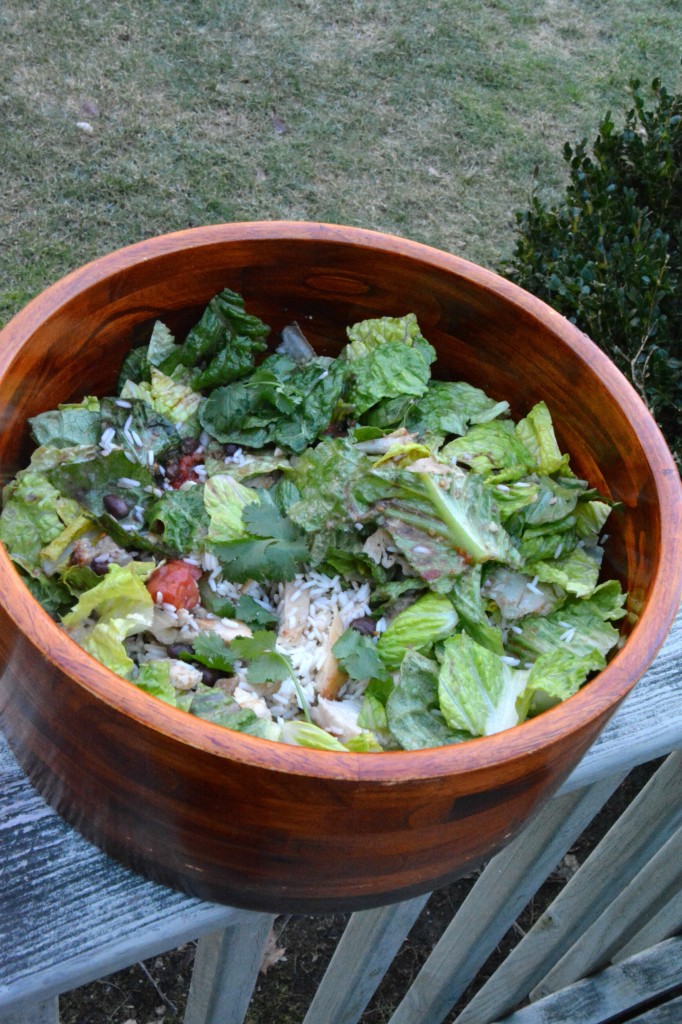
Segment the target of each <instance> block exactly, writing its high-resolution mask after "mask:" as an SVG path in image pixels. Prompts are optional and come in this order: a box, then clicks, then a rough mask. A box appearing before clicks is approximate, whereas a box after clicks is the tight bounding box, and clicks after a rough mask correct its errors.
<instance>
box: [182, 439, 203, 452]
mask: <svg viewBox="0 0 682 1024" xmlns="http://www.w3.org/2000/svg"><path fill="white" fill-rule="evenodd" d="M198 447H199V438H198V437H183V439H182V441H181V442H180V451H181V452H182V454H183V455H194V452H195V451H196V450H197V448H198Z"/></svg>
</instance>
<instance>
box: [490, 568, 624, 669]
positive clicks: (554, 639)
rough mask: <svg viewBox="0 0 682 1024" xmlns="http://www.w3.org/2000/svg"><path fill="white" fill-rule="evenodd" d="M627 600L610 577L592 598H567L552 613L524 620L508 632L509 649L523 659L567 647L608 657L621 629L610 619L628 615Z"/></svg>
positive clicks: (595, 591)
mask: <svg viewBox="0 0 682 1024" xmlns="http://www.w3.org/2000/svg"><path fill="white" fill-rule="evenodd" d="M624 600H625V595H624V594H623V593H622V591H621V588H620V584H619V583H618V581H617V580H609V581H607V583H604V584H602V585H601V586H600V587H597V588H596V589H595V590H594V591H593V592H592V594H590V596H589V597H585V598H579V597H577V598H568V599H567V600H566V601H565V602H564V603H563V604H562V605H561V607H559V608H557V609H556V610H555V611H553V612H551V613H550V614H549V615H546V616H529V617H527V618H524V619H521V620H520V621H519V622H518V623H517V629H518V630H519V632H516V631H514V632H513V633H510V635H509V638H508V643H507V646H508V650H509V652H510V653H511V654H512V655H515V656H516V657H518V658H520V659H521V660H522V661H524V662H525V661H534V660H535V659H536V658H537V657H539V656H540V655H541V654H547V653H549V652H552V651H557V650H558V651H561V650H564V649H567V650H569V651H570V652H571V653H572V654H574V655H576V656H578V657H583V656H585V655H588V654H590V653H591V652H592V651H594V650H596V651H599V653H600V654H602V655H604V656H605V655H607V654H608V653H609V651H610V650H612V648H613V647H615V645H616V643H617V642H618V637H619V634H618V630H616V629H614V627H613V626H612V625H611V624H610V621H609V620H612V619H618V618H620V617H621V616H622V615H624V614H625V613H624V611H623V608H622V605H623V602H624Z"/></svg>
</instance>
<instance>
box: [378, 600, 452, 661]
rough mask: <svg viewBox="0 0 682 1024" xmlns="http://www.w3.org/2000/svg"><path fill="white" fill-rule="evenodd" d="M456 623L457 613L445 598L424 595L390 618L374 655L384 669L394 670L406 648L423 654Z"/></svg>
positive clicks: (446, 635)
mask: <svg viewBox="0 0 682 1024" xmlns="http://www.w3.org/2000/svg"><path fill="white" fill-rule="evenodd" d="M456 625H457V612H456V611H455V609H454V607H453V605H452V602H451V601H449V600H448V598H447V597H443V596H442V595H440V594H424V596H423V597H420V598H418V599H417V600H416V601H415V602H414V604H411V605H410V606H409V607H408V608H405V610H404V611H402V612H400V613H399V614H398V615H396V617H395V618H394V619H392V620H391V622H390V623H389V624H388V626H387V628H386V630H385V632H383V633H382V634H381V635H380V637H379V640H378V642H377V646H376V650H377V654H378V655H379V657H380V658H381V661H382V662H383V663H384V665H385V666H386V667H387V668H389V669H396V668H398V666H399V665H400V664H401V662H402V660H403V658H404V656H405V653H406V652H407V651H408V650H416V651H420V652H421V653H425V652H426V651H428V650H429V649H430V648H431V647H432V646H433V645H434V643H436V641H437V640H444V639H445V638H446V637H448V636H450V635H451V633H452V632H453V631H454V629H455V626H456Z"/></svg>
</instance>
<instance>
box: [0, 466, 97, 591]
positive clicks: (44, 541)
mask: <svg viewBox="0 0 682 1024" xmlns="http://www.w3.org/2000/svg"><path fill="white" fill-rule="evenodd" d="M77 511H78V509H77V507H74V506H69V505H65V503H64V502H60V493H59V491H58V490H57V489H56V488H55V487H54V486H53V484H52V483H51V482H50V480H49V479H48V477H47V476H46V475H44V474H42V473H36V472H33V471H32V470H24V471H23V472H22V473H19V474H18V476H17V478H16V479H15V480H14V481H13V482H12V483H11V484H8V485H7V487H5V489H4V492H3V509H2V515H0V540H2V542H3V544H4V545H5V547H6V548H7V551H8V553H9V556H10V558H11V559H12V560H13V561H14V562H16V563H17V565H20V566H21V567H22V569H25V570H26V572H28V573H30V574H31V575H32V576H37V575H40V572H41V570H40V564H41V552H42V550H43V548H44V547H45V546H46V545H48V544H49V543H50V542H51V541H53V540H55V538H56V537H59V536H60V534H61V533H62V530H63V529H64V524H65V522H68V521H69V520H70V518H75V516H76V515H77ZM68 512H70V513H71V516H69V515H68V514H67V513H68Z"/></svg>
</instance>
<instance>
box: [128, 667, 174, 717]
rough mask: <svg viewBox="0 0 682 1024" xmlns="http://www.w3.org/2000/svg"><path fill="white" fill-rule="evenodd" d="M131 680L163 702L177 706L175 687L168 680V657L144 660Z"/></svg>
mask: <svg viewBox="0 0 682 1024" xmlns="http://www.w3.org/2000/svg"><path fill="white" fill-rule="evenodd" d="M133 682H134V683H135V685H136V686H137V687H139V689H140V690H144V692H145V693H150V694H151V695H152V697H158V699H159V700H162V701H163V702H164V703H165V704H170V705H171V706H172V707H176V706H177V703H178V701H177V696H176V693H175V688H174V686H173V684H172V683H171V681H170V662H169V660H168V658H157V659H156V660H155V661H145V662H144V663H143V664H142V665H140V671H139V672H138V674H137V677H136V678H135V679H133Z"/></svg>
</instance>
